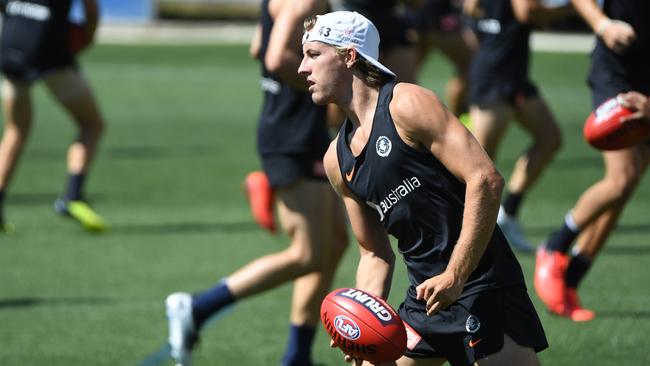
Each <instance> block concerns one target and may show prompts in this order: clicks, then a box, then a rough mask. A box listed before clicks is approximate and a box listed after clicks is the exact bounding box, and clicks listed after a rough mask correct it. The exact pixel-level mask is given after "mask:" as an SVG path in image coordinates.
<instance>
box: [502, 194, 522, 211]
mask: <svg viewBox="0 0 650 366" xmlns="http://www.w3.org/2000/svg"><path fill="white" fill-rule="evenodd" d="M523 198H524V196H523V195H522V194H521V193H511V192H508V193H507V194H506V198H505V199H504V200H503V211H505V212H506V213H507V214H508V215H509V216H517V213H518V212H519V206H520V205H521V200H522V199H523Z"/></svg>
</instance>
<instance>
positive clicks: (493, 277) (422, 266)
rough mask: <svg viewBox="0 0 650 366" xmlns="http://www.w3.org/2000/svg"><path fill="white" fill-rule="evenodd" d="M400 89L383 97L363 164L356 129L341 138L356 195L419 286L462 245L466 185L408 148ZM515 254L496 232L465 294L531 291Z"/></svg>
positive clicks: (343, 165) (343, 166) (341, 157)
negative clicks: (395, 102) (355, 147)
mask: <svg viewBox="0 0 650 366" xmlns="http://www.w3.org/2000/svg"><path fill="white" fill-rule="evenodd" d="M394 86H395V84H394V83H388V84H386V85H384V86H383V87H382V88H381V90H380V94H379V100H378V103H377V109H376V111H375V116H374V120H373V125H372V131H371V133H370V137H369V140H368V143H367V145H366V146H365V148H364V149H363V151H362V152H361V153H360V154H359V156H357V157H355V156H353V155H352V152H351V150H350V147H349V143H348V141H350V136H351V133H352V132H353V125H352V122H351V121H350V120H349V119H348V120H346V121H345V123H344V125H343V126H342V127H341V130H340V131H339V136H338V140H337V145H336V146H337V155H338V162H339V166H340V170H341V174H342V177H343V179H344V180H345V182H346V185H347V186H348V187H349V189H350V190H351V191H352V192H353V193H354V194H355V195H356V196H357V197H358V198H359V199H360V200H361V201H362V202H366V204H367V205H368V206H370V207H371V208H372V209H374V210H375V211H376V213H377V219H378V220H380V221H381V223H382V224H383V225H384V227H385V228H386V229H387V231H388V233H390V234H391V235H393V236H394V237H395V238H397V239H398V249H399V252H400V253H401V254H402V255H403V257H404V261H405V263H406V265H407V268H408V275H409V280H410V282H411V287H410V288H409V293H410V294H411V295H413V296H414V295H415V286H417V285H418V284H420V283H422V282H423V281H424V280H426V279H428V278H430V277H433V276H435V275H438V274H440V273H442V272H443V271H444V270H445V268H446V266H447V263H448V262H449V258H450V256H451V252H452V250H453V249H454V246H455V245H456V241H457V240H458V236H459V234H460V228H461V225H462V219H463V209H464V203H465V185H464V184H463V183H461V182H460V181H459V180H458V179H457V178H456V177H455V176H454V175H453V174H452V173H450V172H449V171H448V170H447V169H446V168H445V166H444V165H443V164H442V163H441V162H440V161H438V160H437V159H436V157H435V156H434V155H433V154H431V153H430V152H429V151H424V150H417V149H414V148H413V147H411V146H409V145H407V144H406V143H404V142H403V141H402V139H401V138H400V136H399V135H398V133H397V130H396V129H395V125H394V122H393V119H392V117H391V115H390V111H389V103H390V101H391V100H392V97H393V87H394ZM523 283H524V279H523V275H522V272H521V268H520V267H519V263H518V262H517V260H516V258H515V256H514V254H513V253H512V251H511V249H510V246H509V245H508V243H507V241H506V239H505V237H504V236H503V234H502V233H501V231H500V230H499V229H498V228H496V229H495V231H494V234H493V236H492V238H491V239H490V243H489V245H488V248H487V250H486V252H485V255H484V256H483V258H482V259H481V261H480V263H479V265H478V267H477V268H476V270H475V271H474V272H473V273H472V275H471V276H470V278H469V279H468V281H467V283H466V285H465V290H464V295H467V294H470V293H475V292H478V291H481V290H484V289H487V288H493V287H505V286H508V285H513V284H523Z"/></svg>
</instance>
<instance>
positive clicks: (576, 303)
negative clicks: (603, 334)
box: [560, 287, 596, 322]
mask: <svg viewBox="0 0 650 366" xmlns="http://www.w3.org/2000/svg"><path fill="white" fill-rule="evenodd" d="M560 315H562V316H566V317H567V318H569V319H571V320H573V321H574V322H588V321H590V320H592V319H593V318H594V317H595V316H596V313H594V312H593V311H591V310H588V309H585V308H583V307H582V306H581V305H580V300H579V299H578V292H577V291H576V289H574V288H570V287H568V288H567V289H566V292H565V298H564V312H563V313H562V314H560Z"/></svg>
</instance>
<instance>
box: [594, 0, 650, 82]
mask: <svg viewBox="0 0 650 366" xmlns="http://www.w3.org/2000/svg"><path fill="white" fill-rule="evenodd" d="M603 11H604V12H605V14H607V16H609V17H610V18H612V19H617V20H622V21H624V22H626V23H628V24H630V25H631V26H632V28H634V32H635V33H636V40H635V41H634V42H633V43H632V44H631V45H630V47H629V48H628V49H627V50H625V51H624V52H623V53H620V54H619V53H616V52H614V51H612V50H610V49H609V48H607V46H606V45H605V43H604V42H603V40H602V38H600V37H598V39H597V42H596V47H595V48H594V50H593V52H592V55H591V57H592V67H591V70H590V73H589V74H590V75H589V77H590V80H595V79H602V78H603V77H608V76H605V75H603V74H604V73H607V75H611V74H613V75H612V77H614V78H622V79H624V80H627V81H628V82H629V83H631V85H632V86H634V87H635V89H637V90H639V91H642V92H645V93H647V92H648V91H650V66H649V65H650V1H648V0H605V2H604V4H603Z"/></svg>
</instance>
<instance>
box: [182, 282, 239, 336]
mask: <svg viewBox="0 0 650 366" xmlns="http://www.w3.org/2000/svg"><path fill="white" fill-rule="evenodd" d="M233 302H235V298H234V297H233V296H232V293H231V292H230V289H229V288H228V285H226V281H225V280H222V281H220V282H219V283H218V284H217V285H216V286H214V287H213V288H211V289H208V290H207V291H204V292H201V293H200V294H197V295H195V296H193V297H192V317H193V319H194V325H195V326H196V328H197V329H199V328H201V326H203V324H204V323H205V322H206V321H207V320H208V319H209V318H210V317H211V316H212V315H214V314H216V313H217V312H219V310H221V309H223V308H224V307H226V306H227V305H230V304H232V303H233Z"/></svg>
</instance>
